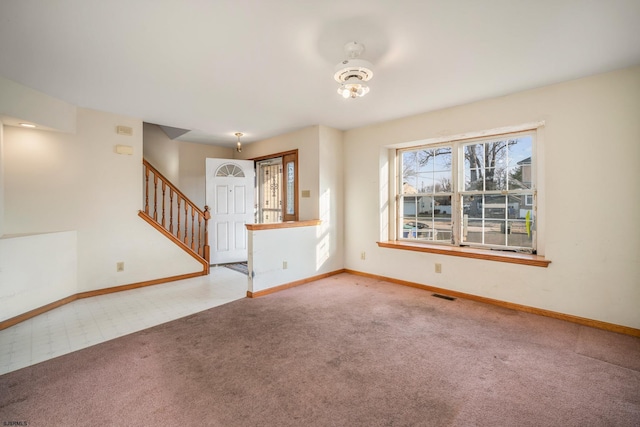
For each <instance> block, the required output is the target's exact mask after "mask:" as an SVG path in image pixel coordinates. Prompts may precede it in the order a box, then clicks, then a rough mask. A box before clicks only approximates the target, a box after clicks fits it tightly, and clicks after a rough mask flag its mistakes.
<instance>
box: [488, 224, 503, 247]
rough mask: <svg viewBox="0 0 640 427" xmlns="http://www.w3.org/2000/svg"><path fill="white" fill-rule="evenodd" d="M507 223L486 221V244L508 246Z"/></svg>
mask: <svg viewBox="0 0 640 427" xmlns="http://www.w3.org/2000/svg"><path fill="white" fill-rule="evenodd" d="M505 227H506V221H504V220H486V221H485V222H484V244H485V245H496V246H504V245H506V244H507V238H506V231H505Z"/></svg>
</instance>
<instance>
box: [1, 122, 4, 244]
mask: <svg viewBox="0 0 640 427" xmlns="http://www.w3.org/2000/svg"><path fill="white" fill-rule="evenodd" d="M3 234H4V125H3V124H2V120H0V237H1V236H2V235H3Z"/></svg>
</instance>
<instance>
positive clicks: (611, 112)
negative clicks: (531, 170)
mask: <svg viewBox="0 0 640 427" xmlns="http://www.w3.org/2000/svg"><path fill="white" fill-rule="evenodd" d="M639 117H640V68H639V67H635V68H631V69H625V70H621V71H617V72H613V73H607V74H602V75H597V76H593V77H589V78H585V79H580V80H575V81H570V82H566V83H562V84H557V85H553V86H548V87H543V88H540V89H535V90H530V91H526V92H521V93H517V94H513V95H508V96H504V97H500V98H495V99H491V100H486V101H481V102H477V103H473V104H468V105H464V106H459V107H454V108H450V109H446V110H441V111H436V112H431V113H426V114H421V115H417V116H412V117H407V118H403V119H400V120H394V121H390V122H386V123H381V124H377V125H374V126H369V127H364V128H360V129H355V130H351V131H347V132H345V141H344V144H345V267H346V268H348V269H353V270H358V271H363V272H367V273H371V274H377V275H382V276H388V277H393V278H397V279H402V280H407V281H412V282H417V283H423V284H427V285H432V286H437V287H441V288H446V289H452V290H456V291H461V292H466V293H470V294H474V295H480V296H484V297H489V298H494V299H499V300H504V301H509V302H514V303H518V304H523V305H527V306H532V307H538V308H543V309H547V310H552V311H556V312H561V313H566V314H571V315H576V316H581V317H586V318H590V319H595V320H600V321H604V322H611V323H614V324H619V325H625V326H630V327H634V328H639V327H640V310H638V306H639V303H640V286H638V283H639V280H640V263H639V262H638V254H639V253H640V232H639V228H638V227H639V225H638V224H640V204H639V202H638V198H637V195H638V194H640V168H639V167H638V160H639V159H640V143H639V141H640V120H638V118H639ZM537 121H544V122H545V127H544V147H545V148H544V153H542V158H541V159H539V160H540V161H541V162H542V164H543V165H544V166H543V169H544V178H545V180H546V191H545V194H544V195H543V197H544V202H545V212H544V215H545V232H546V238H545V242H544V246H545V256H546V258H547V259H549V260H551V261H552V264H551V265H550V266H549V268H546V269H545V268H538V267H530V266H520V265H515V264H505V263H499V262H491V261H482V260H474V259H467V258H457V257H447V256H442V255H436V254H427V253H418V252H409V251H401V250H392V249H384V248H378V247H377V245H376V241H378V240H381V239H382V240H384V239H385V238H386V237H384V236H385V232H386V231H387V229H388V222H387V221H386V220H381V214H380V212H381V211H384V209H386V207H385V206H382V205H381V203H382V202H383V199H384V197H381V196H380V194H383V195H384V194H386V193H388V188H387V185H388V179H387V176H386V174H387V172H386V171H385V168H387V167H388V163H387V162H388V160H389V157H388V148H387V147H388V146H389V145H392V144H398V143H403V142H409V141H419V140H423V139H427V138H436V137H441V136H446V135H457V134H463V133H468V132H477V131H483V130H488V129H495V128H501V127H505V126H513V125H519V124H522V123H530V122H537ZM387 170H388V169H387ZM612 206H615V208H613V209H612ZM575 212H579V214H573V213H575ZM363 251H365V252H366V254H367V256H366V260H361V259H360V253H361V252H363ZM434 263H441V264H442V274H435V273H434Z"/></svg>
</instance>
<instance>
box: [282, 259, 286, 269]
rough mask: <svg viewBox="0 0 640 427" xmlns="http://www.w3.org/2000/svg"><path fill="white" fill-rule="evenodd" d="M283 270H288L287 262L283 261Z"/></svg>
mask: <svg viewBox="0 0 640 427" xmlns="http://www.w3.org/2000/svg"><path fill="white" fill-rule="evenodd" d="M282 269H283V270H286V269H287V261H282Z"/></svg>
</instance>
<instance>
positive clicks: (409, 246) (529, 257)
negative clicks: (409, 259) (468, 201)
mask: <svg viewBox="0 0 640 427" xmlns="http://www.w3.org/2000/svg"><path fill="white" fill-rule="evenodd" d="M377 243H378V246H379V247H381V248H389V249H401V250H405V251H416V252H427V253H432V254H438V255H449V256H458V257H463V258H474V259H483V260H486V261H498V262H508V263H512V264H521V265H531V266H534V267H545V268H546V267H548V266H549V264H551V261H550V260H548V259H545V257H543V256H541V255H534V254H524V253H520V252H508V251H497V250H496V251H494V250H490V249H476V248H467V247H459V246H446V245H429V244H425V243H413V242H407V241H404V240H390V241H386V242H377Z"/></svg>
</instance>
